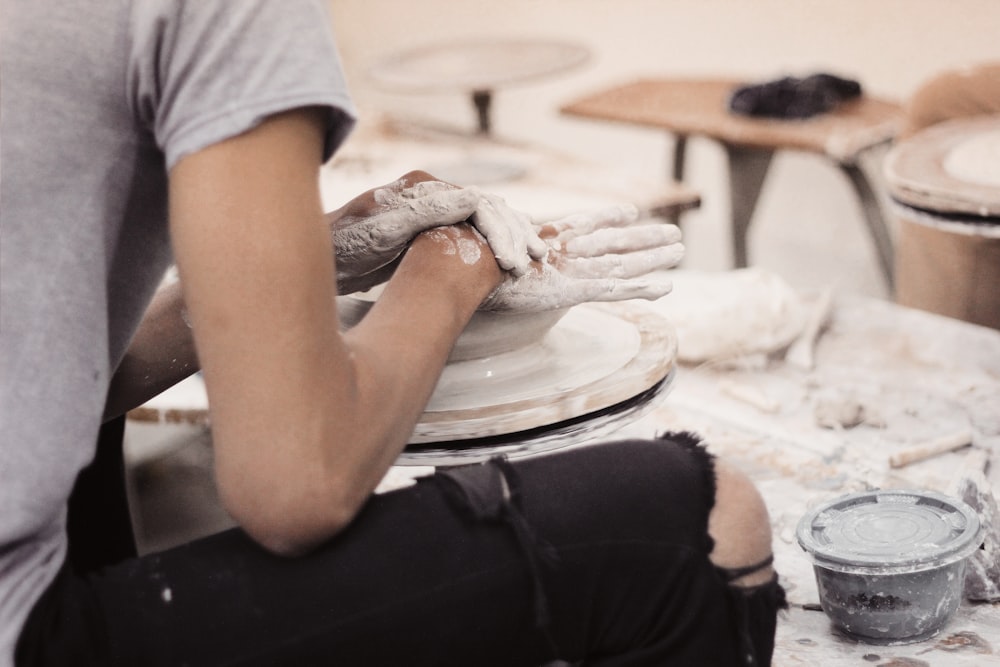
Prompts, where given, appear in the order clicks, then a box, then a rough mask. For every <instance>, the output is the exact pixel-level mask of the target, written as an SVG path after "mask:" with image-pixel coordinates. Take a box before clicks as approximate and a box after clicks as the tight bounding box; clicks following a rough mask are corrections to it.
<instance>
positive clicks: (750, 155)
mask: <svg viewBox="0 0 1000 667" xmlns="http://www.w3.org/2000/svg"><path fill="white" fill-rule="evenodd" d="M725 149H726V156H727V158H728V160H729V197H730V204H731V215H732V233H733V239H732V242H733V265H734V266H735V267H736V268H740V269H741V268H744V267H746V266H747V263H748V262H747V260H748V256H747V231H748V230H749V229H750V220H751V218H753V210H754V207H756V206H757V199H758V198H759V197H760V190H761V187H762V186H763V185H764V178H765V177H766V176H767V168H768V166H769V165H770V164H771V157H772V156H773V155H774V151H772V150H768V149H766V148H748V147H744V146H733V145H730V144H726V145H725Z"/></svg>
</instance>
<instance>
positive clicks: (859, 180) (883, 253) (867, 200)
mask: <svg viewBox="0 0 1000 667" xmlns="http://www.w3.org/2000/svg"><path fill="white" fill-rule="evenodd" d="M840 169H841V170H842V171H843V172H844V173H845V174H847V178H848V179H849V180H850V181H851V185H853V186H854V191H855V192H856V193H857V195H858V199H859V200H860V201H861V211H862V213H864V216H865V222H866V223H867V224H868V231H869V232H870V233H871V235H872V241H874V243H875V250H876V253H877V254H878V261H879V266H880V268H881V269H882V275H883V276H884V277H885V282H886V285H888V286H889V289H890V290H892V288H893V262H894V257H893V247H892V237H891V236H890V235H889V228H888V227H887V226H886V224H885V218H884V217H883V216H882V208H881V206H879V203H878V198H877V197H876V196H875V191H874V190H873V189H872V186H871V182H870V181H869V180H868V176H867V174H865V171H864V170H863V169H862V168H861V167H859V166H858V165H856V164H841V165H840Z"/></svg>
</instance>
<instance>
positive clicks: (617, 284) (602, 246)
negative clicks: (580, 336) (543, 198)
mask: <svg viewBox="0 0 1000 667" xmlns="http://www.w3.org/2000/svg"><path fill="white" fill-rule="evenodd" d="M637 219H638V211H637V210H636V208H635V207H634V206H631V205H626V206H616V207H611V208H607V209H603V210H600V211H596V212H593V213H584V214H577V215H572V216H569V217H566V218H562V219H561V220H557V221H555V222H551V223H548V224H545V225H542V227H541V228H540V232H539V233H540V236H541V237H542V239H544V240H545V242H546V244H547V246H548V249H549V252H548V254H547V256H546V258H545V259H544V260H542V261H540V262H534V263H533V264H532V268H531V271H529V272H528V273H526V274H525V275H523V276H514V275H512V274H507V276H506V277H505V279H504V281H503V282H502V283H501V284H500V286H499V287H497V289H496V290H494V291H493V293H492V294H491V295H490V296H489V297H487V299H486V300H485V301H484V302H483V304H482V305H481V306H480V309H481V310H493V311H519V312H537V311H543V310H553V309H557V308H568V307H570V306H575V305H577V304H580V303H585V302H588V301H623V300H626V299H649V300H652V299H658V298H660V297H662V296H664V295H666V294H667V293H669V292H670V289H671V287H672V284H671V282H670V280H669V279H668V278H666V277H665V275H664V274H663V273H661V272H662V271H663V270H665V269H670V268H673V267H675V266H677V264H678V263H680V261H681V259H682V258H683V256H684V246H683V245H682V244H681V242H680V241H681V232H680V229H678V228H677V226H676V225H669V224H665V223H659V222H655V223H642V224H636V221H637Z"/></svg>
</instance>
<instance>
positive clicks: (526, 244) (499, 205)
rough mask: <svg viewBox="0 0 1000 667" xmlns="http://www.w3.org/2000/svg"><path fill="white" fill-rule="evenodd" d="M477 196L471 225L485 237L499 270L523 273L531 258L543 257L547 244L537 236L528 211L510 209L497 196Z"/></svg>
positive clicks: (485, 194)
mask: <svg viewBox="0 0 1000 667" xmlns="http://www.w3.org/2000/svg"><path fill="white" fill-rule="evenodd" d="M473 191H475V192H479V191H478V190H473ZM479 195H480V199H479V207H478V208H477V209H476V212H475V214H474V215H473V216H472V218H471V221H472V224H473V225H474V226H475V227H476V229H478V230H479V232H480V233H481V234H482V235H483V236H484V237H486V241H487V243H489V245H490V248H491V249H492V250H493V255H494V257H496V260H497V264H498V265H499V266H500V268H501V269H504V270H505V271H511V272H512V273H514V275H518V276H520V275H524V274H525V273H526V272H527V271H528V266H529V264H530V263H531V260H539V259H542V258H544V257H545V255H546V254H547V253H548V245H547V244H546V243H545V241H543V240H542V239H541V237H539V236H538V232H537V231H536V229H535V226H534V224H533V223H532V221H531V218H530V217H529V216H528V215H527V214H525V213H522V212H521V211H517V210H514V209H512V208H511V207H510V206H508V205H507V203H506V202H505V201H504V200H503V198H501V197H498V196H497V195H493V194H488V193H484V192H479Z"/></svg>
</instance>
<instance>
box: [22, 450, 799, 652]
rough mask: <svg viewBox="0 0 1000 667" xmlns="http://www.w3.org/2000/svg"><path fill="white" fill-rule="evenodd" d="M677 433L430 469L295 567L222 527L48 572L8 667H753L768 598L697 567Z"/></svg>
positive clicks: (706, 502) (699, 545)
mask: <svg viewBox="0 0 1000 667" xmlns="http://www.w3.org/2000/svg"><path fill="white" fill-rule="evenodd" d="M674 440H676V442H673V441H666V440H663V441H623V442H618V443H608V444H605V445H601V446H594V447H585V448H580V449H577V450H572V451H567V452H563V453H559V454H553V455H549V456H544V457H538V458H534V459H528V460H524V461H520V462H517V463H513V464H510V463H507V462H506V461H492V462H489V463H487V464H483V465H475V466H468V467H463V468H454V469H451V470H448V471H445V472H438V473H437V474H436V475H434V476H432V477H429V478H426V479H423V480H421V481H420V482H419V483H418V484H417V485H416V486H415V487H411V488H409V489H404V490H401V491H395V492H392V493H388V494H384V495H380V496H376V497H374V498H372V499H371V501H370V502H369V503H368V504H367V505H366V507H365V508H364V509H363V511H362V512H361V514H360V515H359V516H358V517H357V519H356V520H355V521H354V523H352V524H351V526H350V527H348V529H346V530H345V531H344V532H342V533H341V534H340V535H338V536H337V537H336V538H334V539H333V540H331V541H330V542H329V543H328V544H327V545H325V546H324V547H322V548H320V549H319V550H317V551H316V552H314V553H312V554H310V555H308V556H306V557H302V558H297V559H284V558H279V557H276V556H273V555H271V554H269V553H267V552H265V551H264V550H262V549H260V548H259V547H258V546H257V545H256V544H254V543H253V542H252V541H251V540H250V539H249V538H247V537H246V535H245V534H243V533H242V532H241V531H239V530H230V531H226V532H223V533H220V534H218V535H214V536H211V537H208V538H206V539H202V540H198V541H195V542H192V543H190V544H187V545H184V546H181V547H178V548H175V549H172V550H169V551H166V552H163V553H158V554H152V555H148V556H144V557H141V558H131V559H127V560H125V561H123V562H121V563H119V564H117V565H114V566H111V567H107V568H103V569H100V570H97V571H92V572H90V573H87V574H85V575H81V574H78V573H75V572H74V571H73V569H72V568H69V567H67V568H64V570H63V572H62V574H61V575H60V577H59V578H58V579H57V580H56V582H54V584H53V585H52V587H50V589H49V590H48V592H47V593H46V595H45V597H44V598H43V599H42V600H41V601H40V602H39V604H38V605H37V606H36V608H35V610H34V611H33V613H32V617H31V619H29V622H28V626H27V627H26V629H25V632H24V633H23V635H22V641H21V643H20V645H19V656H18V664H19V667H26V666H29V665H30V666H32V667H34V666H38V665H47V666H48V665H142V666H155V665H191V666H196V665H240V666H244V665H254V666H257V665H281V666H291V665H338V666H345V665H359V666H363V667H379V666H381V665H387V666H396V665H399V666H407V667H417V666H420V665H456V666H460V667H489V666H491V665H526V666H528V667H537V666H538V665H541V664H543V663H545V662H547V661H550V660H553V659H556V658H559V659H563V660H568V661H572V662H583V663H584V664H587V665H600V666H605V667H610V666H625V665H657V666H662V665H699V666H706V665H709V666H714V665H748V664H749V665H766V664H769V663H770V657H771V652H772V650H773V642H774V629H775V618H776V614H777V610H778V608H779V607H781V606H782V605H783V603H784V596H783V591H782V589H781V588H780V586H778V584H777V582H773V583H771V584H769V585H765V586H762V587H759V588H756V589H753V590H750V591H747V590H745V589H736V588H733V587H731V586H729V585H728V584H727V583H726V581H727V577H726V573H725V572H723V571H721V570H719V569H718V568H716V567H714V566H713V565H712V563H711V562H710V561H709V559H708V554H709V552H710V551H711V548H712V542H711V539H710V538H709V537H708V535H707V529H706V526H707V518H708V512H709V511H710V509H711V506H712V503H713V499H714V475H713V473H712V466H711V459H710V457H709V456H708V455H707V454H706V453H705V452H704V450H702V449H701V448H700V447H697V446H695V444H694V442H693V438H689V437H688V436H683V435H681V436H675V437H674Z"/></svg>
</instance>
